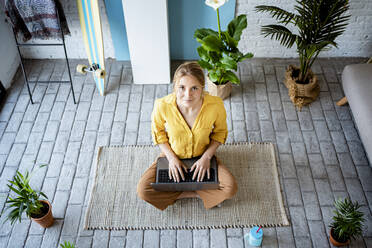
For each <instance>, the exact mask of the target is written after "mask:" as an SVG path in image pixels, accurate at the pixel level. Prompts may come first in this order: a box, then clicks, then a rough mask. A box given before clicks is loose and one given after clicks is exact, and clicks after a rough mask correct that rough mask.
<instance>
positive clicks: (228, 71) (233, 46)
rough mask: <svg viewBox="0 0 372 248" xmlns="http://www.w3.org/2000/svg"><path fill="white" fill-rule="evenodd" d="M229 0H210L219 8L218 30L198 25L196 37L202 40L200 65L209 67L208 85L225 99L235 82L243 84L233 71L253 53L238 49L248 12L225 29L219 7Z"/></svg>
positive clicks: (211, 92) (209, 0)
mask: <svg viewBox="0 0 372 248" xmlns="http://www.w3.org/2000/svg"><path fill="white" fill-rule="evenodd" d="M225 2H226V0H206V1H205V3H206V4H207V5H208V6H210V7H212V8H214V9H215V10H216V12H217V22H218V32H217V31H214V30H212V29H209V28H201V29H197V30H196V31H195V33H194V37H195V38H196V40H197V41H198V42H199V43H200V44H201V46H200V47H198V48H197V51H198V54H199V57H200V60H199V61H198V63H199V65H200V66H201V67H202V68H204V69H206V70H207V71H208V75H207V85H208V91H209V93H210V94H211V95H214V96H219V97H221V98H222V99H225V98H226V97H228V96H229V95H230V93H231V88H232V83H233V84H239V83H240V80H239V78H238V77H237V76H236V75H235V73H233V72H232V71H233V70H234V71H237V69H238V62H241V61H243V60H245V59H247V58H252V57H253V54H252V53H247V54H243V53H241V52H240V51H239V49H238V43H239V40H240V36H241V34H242V32H243V30H244V29H245V28H246V27H247V17H246V15H239V16H237V17H235V18H234V19H233V20H232V21H231V22H230V23H229V25H228V26H227V30H226V31H221V26H220V16H219V7H221V6H222V5H223V4H225Z"/></svg>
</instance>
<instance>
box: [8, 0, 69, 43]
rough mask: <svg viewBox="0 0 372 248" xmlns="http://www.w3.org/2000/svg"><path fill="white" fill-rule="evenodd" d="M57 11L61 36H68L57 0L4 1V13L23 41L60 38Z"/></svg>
mask: <svg viewBox="0 0 372 248" xmlns="http://www.w3.org/2000/svg"><path fill="white" fill-rule="evenodd" d="M57 11H58V14H59V19H60V23H61V27H62V30H63V34H64V35H67V34H70V31H69V29H68V26H67V21H66V17H65V15H64V13H63V9H62V5H61V3H60V2H59V0H28V1H24V0H6V2H5V13H6V15H7V16H8V17H9V20H10V22H11V23H12V25H13V28H14V30H15V32H16V33H18V32H21V33H22V34H23V41H27V40H29V39H31V38H38V39H55V38H61V33H60V26H59V24H58V20H57Z"/></svg>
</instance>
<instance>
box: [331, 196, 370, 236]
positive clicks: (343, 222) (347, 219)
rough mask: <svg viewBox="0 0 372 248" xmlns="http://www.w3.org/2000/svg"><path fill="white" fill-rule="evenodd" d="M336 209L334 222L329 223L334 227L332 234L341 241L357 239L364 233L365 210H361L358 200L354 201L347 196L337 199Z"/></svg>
mask: <svg viewBox="0 0 372 248" xmlns="http://www.w3.org/2000/svg"><path fill="white" fill-rule="evenodd" d="M335 207H336V210H334V214H335V216H333V218H332V219H333V222H332V223H331V224H330V225H329V227H331V228H332V230H333V231H332V232H333V233H332V236H333V237H334V238H336V240H337V241H339V242H346V241H348V240H349V239H350V238H353V239H355V238H356V237H357V236H360V235H362V227H363V224H362V223H363V222H364V218H363V215H364V214H363V212H361V211H359V207H360V206H359V204H358V202H355V203H353V202H352V201H350V200H349V199H347V198H345V200H344V201H342V200H341V199H339V200H337V201H335Z"/></svg>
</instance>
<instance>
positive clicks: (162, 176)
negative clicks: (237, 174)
mask: <svg viewBox="0 0 372 248" xmlns="http://www.w3.org/2000/svg"><path fill="white" fill-rule="evenodd" d="M193 174H194V172H193V171H190V170H188V171H187V173H185V171H184V172H183V175H184V176H185V180H182V178H180V182H179V183H189V182H195V183H197V181H196V179H195V180H192V175H193ZM214 177H215V173H214V169H213V168H210V177H209V179H208V177H207V173H206V174H205V176H204V179H203V181H202V182H214ZM158 180H159V183H174V180H173V179H169V175H168V170H159V177H158Z"/></svg>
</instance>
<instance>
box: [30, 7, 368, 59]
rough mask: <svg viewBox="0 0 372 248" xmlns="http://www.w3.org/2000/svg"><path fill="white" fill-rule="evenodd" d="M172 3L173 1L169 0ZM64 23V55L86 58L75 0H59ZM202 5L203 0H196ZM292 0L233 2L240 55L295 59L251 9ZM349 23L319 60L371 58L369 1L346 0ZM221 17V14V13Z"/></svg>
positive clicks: (47, 54)
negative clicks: (242, 17)
mask: <svg viewBox="0 0 372 248" xmlns="http://www.w3.org/2000/svg"><path fill="white" fill-rule="evenodd" d="M172 1H174V0H172ZM61 2H62V4H63V7H64V11H65V14H66V17H67V20H68V24H69V28H70V31H71V36H67V37H66V45H67V53H68V56H69V57H70V58H86V53H85V48H84V45H83V39H82V36H81V31H80V22H79V17H78V13H77V8H76V0H64V1H61ZM200 2H201V4H203V2H204V0H200ZM294 3H295V0H276V1H272V0H237V3H236V14H237V15H239V14H243V13H244V14H247V17H248V27H247V29H246V30H245V31H244V32H243V36H242V40H241V42H240V44H239V47H240V49H241V50H242V51H244V52H253V53H254V55H255V57H297V53H296V50H295V48H292V49H286V48H284V47H282V46H281V45H280V44H279V42H277V41H272V40H270V38H264V37H263V36H262V35H260V29H261V25H264V24H271V23H274V20H273V19H272V18H271V17H270V16H269V15H267V14H262V13H256V12H255V11H254V7H255V6H256V5H260V4H266V5H276V6H279V7H281V8H284V9H286V10H293V5H294ZM99 4H100V7H101V18H102V30H103V39H104V49H105V57H106V58H107V57H112V58H115V52H114V47H113V43H112V39H111V33H110V26H109V23H108V20H107V15H106V11H105V6H104V2H103V0H99ZM350 14H351V15H352V17H351V20H350V23H349V25H348V27H347V30H346V31H345V33H344V34H343V35H342V36H341V37H339V38H338V39H337V42H338V45H339V48H338V49H335V48H332V49H331V50H330V51H327V52H323V53H322V54H321V55H320V56H322V57H341V56H342V57H358V56H361V57H369V56H372V27H371V24H372V0H350ZM221 15H223V13H221ZM24 55H25V57H29V58H63V56H64V54H63V49H61V48H47V47H40V48H32V49H29V50H28V51H24Z"/></svg>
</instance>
